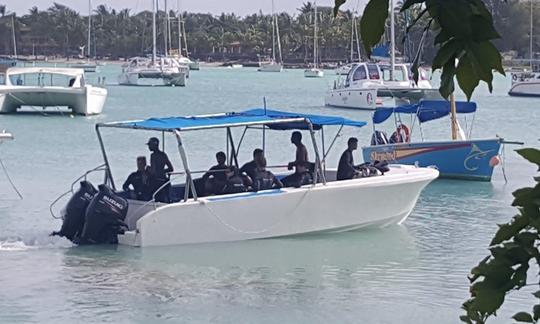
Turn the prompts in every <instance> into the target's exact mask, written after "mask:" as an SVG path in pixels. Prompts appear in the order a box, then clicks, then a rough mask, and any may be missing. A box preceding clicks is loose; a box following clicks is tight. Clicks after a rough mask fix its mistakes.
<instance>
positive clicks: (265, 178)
mask: <svg viewBox="0 0 540 324" xmlns="http://www.w3.org/2000/svg"><path fill="white" fill-rule="evenodd" d="M278 188H283V183H281V181H279V179H278V178H276V176H275V175H274V174H273V173H272V172H270V171H268V170H266V158H264V157H263V158H262V159H261V160H260V161H259V164H258V165H257V170H256V175H255V179H254V180H253V191H259V190H268V189H278Z"/></svg>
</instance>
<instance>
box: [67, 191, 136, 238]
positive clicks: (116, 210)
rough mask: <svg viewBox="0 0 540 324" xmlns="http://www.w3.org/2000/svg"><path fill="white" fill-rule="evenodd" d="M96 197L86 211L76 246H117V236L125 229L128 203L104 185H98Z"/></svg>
mask: <svg viewBox="0 0 540 324" xmlns="http://www.w3.org/2000/svg"><path fill="white" fill-rule="evenodd" d="M98 188H99V191H98V193H97V195H96V196H95V197H94V199H92V201H91V202H90V205H88V208H87V209H86V215H85V224H84V228H83V231H82V235H81V236H80V238H79V240H78V242H76V243H78V244H117V243H118V237H117V235H118V234H123V233H124V231H125V230H126V229H127V225H126V224H125V223H124V219H125V218H126V215H127V210H128V202H127V200H126V199H124V198H122V197H120V196H119V195H117V194H116V193H115V192H114V191H113V190H112V189H111V188H109V187H108V186H106V185H99V187H98Z"/></svg>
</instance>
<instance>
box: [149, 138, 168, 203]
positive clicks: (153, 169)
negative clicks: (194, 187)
mask: <svg viewBox="0 0 540 324" xmlns="http://www.w3.org/2000/svg"><path fill="white" fill-rule="evenodd" d="M146 145H148V149H149V150H150V152H152V154H150V175H151V177H152V181H151V183H152V186H151V187H152V189H153V190H152V191H153V192H155V191H156V190H158V189H159V188H160V187H161V186H163V185H164V184H165V183H167V182H168V181H169V175H168V173H170V172H173V171H174V168H173V166H172V163H171V161H170V160H169V157H168V156H167V154H166V153H165V152H163V151H161V150H160V149H159V139H157V138H156V137H151V138H150V139H149V140H148V143H146ZM170 187H171V185H170V184H168V185H166V186H165V187H163V188H162V189H161V190H160V191H159V192H158V193H157V194H156V201H159V202H169V191H170Z"/></svg>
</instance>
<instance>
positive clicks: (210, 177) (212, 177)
mask: <svg viewBox="0 0 540 324" xmlns="http://www.w3.org/2000/svg"><path fill="white" fill-rule="evenodd" d="M226 160H227V156H226V155H225V153H223V152H217V153H216V161H217V164H216V165H214V166H213V167H211V168H210V169H209V170H208V171H207V172H206V173H205V174H204V175H203V176H202V181H203V183H204V193H205V194H214V195H219V194H221V193H223V191H224V189H225V186H226V185H227V173H229V172H230V168H229V167H227V165H226V164H225V162H226Z"/></svg>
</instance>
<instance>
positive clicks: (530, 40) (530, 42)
mask: <svg viewBox="0 0 540 324" xmlns="http://www.w3.org/2000/svg"><path fill="white" fill-rule="evenodd" d="M530 2H531V30H530V34H529V58H530V59H531V61H530V63H529V64H530V66H531V72H532V69H533V0H530Z"/></svg>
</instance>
